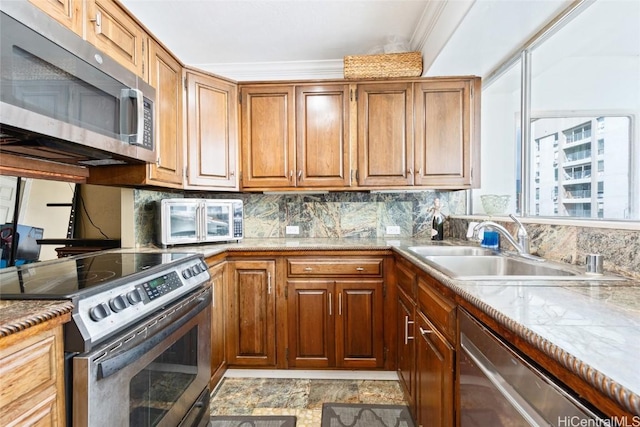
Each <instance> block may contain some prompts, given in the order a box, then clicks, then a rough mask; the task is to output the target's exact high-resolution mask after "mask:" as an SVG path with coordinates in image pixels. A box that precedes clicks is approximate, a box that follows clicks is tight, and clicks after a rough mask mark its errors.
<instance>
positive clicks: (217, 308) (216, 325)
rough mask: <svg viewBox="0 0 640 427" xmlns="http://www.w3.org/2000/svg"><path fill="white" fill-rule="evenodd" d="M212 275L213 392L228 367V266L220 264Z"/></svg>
mask: <svg viewBox="0 0 640 427" xmlns="http://www.w3.org/2000/svg"><path fill="white" fill-rule="evenodd" d="M209 273H210V274H211V290H212V298H211V383H210V384H209V385H210V388H211V389H212V390H213V388H214V387H215V385H216V384H217V383H218V381H220V379H221V378H222V375H223V374H224V371H225V367H226V356H225V319H226V316H225V312H226V310H225V306H224V290H225V288H226V285H227V274H226V264H218V265H216V266H215V267H212V268H211V269H210V271H209Z"/></svg>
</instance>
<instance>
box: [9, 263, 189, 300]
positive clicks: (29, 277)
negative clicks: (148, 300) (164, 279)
mask: <svg viewBox="0 0 640 427" xmlns="http://www.w3.org/2000/svg"><path fill="white" fill-rule="evenodd" d="M189 256H193V254H190V253H177V252H175V253H152V252H119V253H115V252H113V253H112V252H109V253H104V252H100V253H97V254H87V255H83V256H78V257H73V258H65V259H62V260H54V261H45V262H42V263H33V264H25V265H22V266H19V267H16V268H7V269H4V270H0V299H20V298H24V299H31V298H33V299H35V298H37V299H47V298H66V297H72V296H75V295H79V294H82V293H83V292H90V291H91V290H93V289H94V288H96V287H97V286H100V285H108V284H109V283H113V282H115V281H118V280H119V279H122V278H124V277H128V276H131V275H137V274H140V273H142V272H144V271H147V270H149V271H152V270H154V269H156V268H157V267H158V266H162V265H165V264H169V263H171V262H173V261H177V260H180V259H183V258H185V257H189Z"/></svg>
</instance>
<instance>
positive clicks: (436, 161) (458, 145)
mask: <svg viewBox="0 0 640 427" xmlns="http://www.w3.org/2000/svg"><path fill="white" fill-rule="evenodd" d="M414 87H415V90H414V100H415V116H416V130H415V145H414V146H415V166H414V171H415V172H416V175H415V185H428V186H438V187H440V188H465V187H477V186H478V184H479V183H478V182H477V181H478V180H479V177H480V151H479V140H480V121H479V114H480V111H479V104H478V103H477V102H476V94H479V93H480V80H479V79H464V80H442V81H425V82H419V83H415V84H414ZM474 176H475V177H476V179H474Z"/></svg>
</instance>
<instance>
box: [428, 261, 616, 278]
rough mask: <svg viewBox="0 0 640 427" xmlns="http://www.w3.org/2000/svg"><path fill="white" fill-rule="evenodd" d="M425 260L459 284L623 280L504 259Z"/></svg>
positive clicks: (536, 263) (544, 263)
mask: <svg viewBox="0 0 640 427" xmlns="http://www.w3.org/2000/svg"><path fill="white" fill-rule="evenodd" d="M422 259H423V260H424V261H425V262H426V263H427V264H429V265H431V266H432V267H434V268H436V269H438V270H439V271H441V272H442V273H444V274H446V275H447V276H449V277H451V278H453V279H458V280H624V278H621V277H618V276H608V275H587V274H584V273H582V272H580V271H578V270H576V269H573V268H570V267H563V266H560V265H557V264H553V263H550V262H548V261H545V262H536V261H527V260H521V259H517V258H512V257H508V256H501V255H487V256H468V255H460V256H449V255H443V256H423V257H422Z"/></svg>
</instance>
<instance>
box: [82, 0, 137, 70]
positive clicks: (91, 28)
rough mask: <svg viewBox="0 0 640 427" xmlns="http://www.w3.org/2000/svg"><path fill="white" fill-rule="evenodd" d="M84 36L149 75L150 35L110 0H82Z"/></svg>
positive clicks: (123, 61) (99, 47) (113, 56)
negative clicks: (83, 6)
mask: <svg viewBox="0 0 640 427" xmlns="http://www.w3.org/2000/svg"><path fill="white" fill-rule="evenodd" d="M85 7H86V15H85V25H86V34H85V36H86V39H87V41H88V42H89V43H91V44H92V45H94V46H96V47H97V48H98V49H100V50H101V51H102V52H104V53H106V54H107V55H109V56H110V57H112V58H113V59H115V60H116V61H118V62H119V63H120V64H122V65H123V66H124V67H126V68H128V69H129V70H131V71H132V72H134V73H135V74H137V75H138V76H140V77H142V78H143V79H145V80H147V78H148V73H149V70H148V66H147V63H148V54H149V49H148V43H149V38H148V36H147V34H146V32H145V31H144V30H143V28H142V27H141V26H140V25H138V23H137V22H136V21H135V20H134V19H133V18H132V17H131V16H130V15H129V14H128V13H127V12H126V11H125V10H124V9H122V8H121V7H120V6H119V5H118V4H117V3H116V2H115V1H113V0H87V1H86V2H85Z"/></svg>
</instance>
